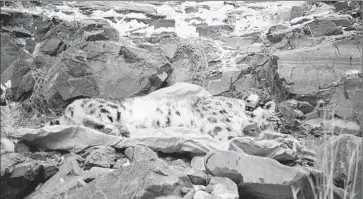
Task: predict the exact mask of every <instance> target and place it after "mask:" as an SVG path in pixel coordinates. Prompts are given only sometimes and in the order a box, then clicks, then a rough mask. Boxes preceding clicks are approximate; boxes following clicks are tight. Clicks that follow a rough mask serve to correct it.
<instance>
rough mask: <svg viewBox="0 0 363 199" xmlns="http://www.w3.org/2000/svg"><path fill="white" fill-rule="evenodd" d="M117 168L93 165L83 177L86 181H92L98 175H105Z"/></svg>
mask: <svg viewBox="0 0 363 199" xmlns="http://www.w3.org/2000/svg"><path fill="white" fill-rule="evenodd" d="M114 170H115V169H109V168H102V167H92V168H91V169H90V170H89V171H87V172H86V173H85V175H84V177H83V179H84V181H85V182H90V181H92V180H94V179H96V178H97V177H100V176H103V175H105V174H107V173H110V172H112V171H114Z"/></svg>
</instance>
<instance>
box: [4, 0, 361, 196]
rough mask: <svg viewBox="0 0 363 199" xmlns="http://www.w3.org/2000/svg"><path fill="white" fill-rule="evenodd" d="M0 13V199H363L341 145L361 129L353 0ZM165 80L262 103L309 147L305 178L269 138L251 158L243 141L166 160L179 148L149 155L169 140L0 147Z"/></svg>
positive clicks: (351, 159) (44, 5)
mask: <svg viewBox="0 0 363 199" xmlns="http://www.w3.org/2000/svg"><path fill="white" fill-rule="evenodd" d="M0 3H1V6H2V7H1V12H0V16H1V17H0V18H1V21H0V23H1V33H0V34H1V84H2V85H5V83H6V82H8V81H9V80H10V82H11V86H9V87H10V88H9V89H7V90H6V93H3V87H2V93H1V95H2V98H1V100H5V99H6V101H7V102H8V101H11V103H7V105H6V106H2V107H1V114H2V121H1V131H2V132H1V135H2V136H3V138H2V141H1V146H2V148H1V150H2V151H1V154H2V155H1V190H6V191H5V192H3V191H2V192H1V197H2V198H24V197H25V196H28V198H51V197H49V196H52V197H53V198H82V197H87V198H88V197H89V196H90V195H92V197H94V198H100V197H101V195H106V196H107V197H108V198H119V197H120V194H121V195H122V194H124V195H122V196H123V197H122V198H131V197H136V198H156V197H159V196H165V197H167V198H171V195H174V196H176V197H177V198H178V197H183V198H238V197H240V198H276V199H278V198H293V197H297V198H319V197H321V198H322V195H323V194H324V193H328V192H332V193H333V192H334V198H343V197H344V194H348V195H349V196H350V197H351V198H362V192H361V189H359V187H361V178H362V170H361V169H362V167H361V157H362V156H361V150H359V149H361V142H357V144H347V143H351V142H354V143H355V141H356V140H361V135H362V129H363V103H362V99H363V91H362V85H363V83H362V52H363V51H362V34H361V31H362V11H361V6H362V4H361V2H355V1H349V2H315V3H309V2H302V1H301V2H222V1H220V2H218V1H213V2H198V3H197V2H157V1H155V2H153V1H150V2H137V3H136V2H107V1H104V2H22V3H19V2H0ZM176 82H188V83H193V84H196V85H199V86H201V87H203V88H204V89H206V91H207V93H210V94H212V95H223V96H229V97H235V98H243V97H245V96H246V95H248V94H250V93H255V94H258V95H259V96H260V101H261V104H264V103H265V102H267V101H269V100H274V101H275V102H276V103H277V104H278V106H277V111H278V113H279V119H280V120H281V121H282V125H281V126H280V127H279V133H283V134H287V135H289V136H292V137H294V139H298V140H300V141H301V142H303V143H304V145H305V147H307V148H309V149H312V150H317V153H318V156H317V157H318V160H317V161H316V162H315V164H314V165H311V164H310V167H312V166H313V167H314V168H315V169H316V170H312V169H311V168H310V167H309V166H307V165H306V164H303V163H302V162H301V159H299V158H295V159H293V164H292V163H291V161H289V163H287V162H284V161H281V160H282V159H278V158H277V157H278V155H276V151H279V152H281V150H282V149H280V148H279V147H281V146H282V145H281V142H280V140H278V141H276V139H274V140H273V142H274V143H275V144H272V145H274V146H273V147H272V145H269V147H267V148H268V151H264V152H263V153H255V154H252V153H250V152H251V150H252V149H253V150H254V147H256V146H259V145H258V144H259V142H257V141H254V142H252V144H251V145H248V147H247V148H244V150H242V151H244V153H242V154H241V153H237V152H235V151H231V150H227V151H222V152H215V151H214V152H213V150H212V152H211V154H208V155H207V154H206V153H205V152H206V151H209V150H204V149H205V148H204V147H206V146H199V147H201V148H202V149H203V150H202V151H203V153H202V154H200V153H197V154H195V153H194V154H193V153H192V155H190V154H189V155H187V156H186V157H184V156H180V155H175V152H181V151H178V150H180V148H178V149H175V150H174V151H172V152H170V151H169V152H170V153H169V154H168V153H166V154H162V153H161V151H163V152H165V150H166V149H165V148H167V149H168V150H170V148H172V146H173V142H172V141H171V140H169V141H167V142H169V144H170V143H171V144H170V145H168V147H166V146H163V147H165V148H163V147H161V149H160V147H159V148H158V147H156V146H155V143H157V142H155V143H154V142H152V144H150V143H149V144H148V145H147V147H145V146H139V145H137V144H129V145H127V144H126V145H123V146H122V147H120V146H119V147H115V146H113V147H109V145H108V146H107V147H105V146H102V147H99V148H90V149H88V150H86V151H82V152H80V151H74V150H68V149H67V148H66V147H65V148H59V146H60V143H58V144H56V143H54V140H53V141H52V146H50V145H51V144H48V145H44V146H43V145H42V147H41V148H43V149H44V148H45V149H46V151H44V150H41V149H39V148H40V147H39V146H38V145H37V144H39V142H42V141H39V142H38V141H34V139H35V137H36V136H35V135H37V134H31V133H30V134H28V133H29V132H28V131H26V132H27V133H24V132H25V131H23V133H24V135H22V136H19V135H18V137H17V138H18V139H20V138H21V139H20V140H21V141H20V142H18V143H17V144H16V145H15V149H14V146H13V145H12V141H11V140H8V139H7V137H13V138H12V139H14V135H13V136H11V135H12V134H13V133H14V132H18V131H19V130H18V129H19V127H27V128H38V127H39V126H42V125H43V124H44V122H45V121H46V120H48V119H49V117H54V116H55V115H57V113H59V112H60V111H61V110H62V109H63V108H64V107H65V106H66V105H67V104H69V103H70V102H71V101H72V100H74V99H77V98H80V97H94V96H97V97H103V98H112V99H119V98H125V97H132V96H138V95H146V94H149V93H153V91H155V90H158V89H160V88H164V87H168V86H171V85H174V84H175V83H176ZM4 90H5V88H4ZM2 104H3V105H5V104H6V103H5V101H4V102H3V101H2ZM9 104H10V105H9ZM5 117H6V119H3V118H5ZM28 130H29V129H28ZM30 132H36V133H40V131H30ZM44 132H47V133H50V132H49V131H47V130H45V131H41V134H44ZM59 132H64V130H58V133H59ZM52 133H54V132H52ZM29 135H31V136H30V137H28V136H29ZM5 136H6V137H5ZM34 136H35V137H34ZM37 136H38V135H37ZM15 137H16V136H15ZM330 137H332V138H330ZM5 138H6V139H5ZM37 139H40V140H42V139H45V138H43V137H37ZM105 139H106V138H105ZM284 139H285V137H284ZM46 140H47V139H46ZM330 140H332V142H330ZM58 141H59V140H58ZM32 142H33V143H32ZM34 142H35V143H37V144H34ZM49 142H51V141H49ZM63 142H65V140H63ZM29 143H32V145H29ZM131 143H133V142H131ZM255 143H257V144H255ZM276 143H278V144H277V145H278V146H279V147H277V148H278V149H277V148H276V147H275V146H276ZM325 143H327V144H325ZM87 144H89V143H87ZM174 144H175V145H174V147H175V146H176V145H177V144H176V143H174ZM253 144H255V146H254V145H253ZM332 145H333V146H332ZM347 145H349V146H352V147H347ZM8 146H10V147H8ZM37 146H38V147H37ZM193 146H194V145H193ZM261 146H262V145H261ZM284 146H285V145H284ZM286 146H287V148H288V149H290V145H286ZM185 147H186V146H185ZM274 147H275V148H274ZM324 147H326V148H324ZM329 147H330V148H329ZM186 148H188V147H186ZM197 148H198V147H197ZM207 148H208V147H207ZM242 148H243V147H242ZM282 148H283V147H282ZM331 148H338V149H339V150H338V151H339V153H338V154H337V157H334V158H331V156H330V152H331V151H332V150H331ZM54 149H62V150H63V151H62V152H59V151H57V150H54ZM115 149H116V150H115ZM199 149H200V148H198V150H199ZM340 149H341V150H340ZM49 150H51V152H49ZM193 150H194V148H193ZM195 150H196V149H195ZM253 150H252V151H253ZM291 150H292V149H291ZM64 151H67V152H64ZM70 151H72V153H70V154H69V152H70ZM248 151H249V152H248ZM282 151H284V150H282ZM73 152H77V154H74V153H73ZM182 152H185V151H182ZM189 152H190V151H189ZM245 153H247V155H245ZM271 154H272V155H271ZM286 154H287V155H286ZM333 154H336V153H333ZM183 155H184V154H183ZM201 155H203V156H204V158H201V157H200V156H201ZM279 155H281V154H279ZM261 156H263V157H261ZM281 156H283V157H284V158H286V157H290V156H289V154H288V153H287V152H286V151H284V153H283V154H282V155H281ZM281 156H280V157H281ZM294 157H295V156H294ZM272 159H274V160H272ZM298 159H299V160H298ZM271 160H272V161H271ZM276 160H278V161H279V162H277V161H276ZM284 160H286V159H284ZM289 160H291V159H289ZM299 161H300V162H299ZM241 162H246V163H241ZM331 164H334V165H336V166H335V168H334V169H333V172H332V174H331V173H330V170H329V169H330V166H327V165H331ZM287 165H289V166H287ZM292 165H295V166H296V165H304V168H300V167H293V166H292ZM257 166H261V167H257ZM305 167H307V168H305ZM140 171H142V172H140ZM251 173H253V174H254V175H251ZM312 176H313V177H312ZM312 178H313V179H315V181H314V182H313V184H314V185H315V186H312V187H313V188H311V186H310V185H309V183H310V184H311V183H312V181H311V180H312ZM125 179H127V180H125ZM316 179H319V180H316ZM65 182H66V183H65ZM42 183H44V184H42ZM41 184H42V185H41ZM65 184H67V186H65ZM58 187H60V188H59V189H58ZM81 187H83V188H81ZM34 190H36V191H34ZM95 190H97V191H96V192H95ZM276 191H277V192H278V193H276ZM29 194H30V195H29Z"/></svg>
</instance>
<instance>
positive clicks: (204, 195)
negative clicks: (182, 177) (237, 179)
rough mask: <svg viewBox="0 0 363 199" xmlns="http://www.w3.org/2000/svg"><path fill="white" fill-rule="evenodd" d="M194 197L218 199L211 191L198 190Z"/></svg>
mask: <svg viewBox="0 0 363 199" xmlns="http://www.w3.org/2000/svg"><path fill="white" fill-rule="evenodd" d="M194 199H217V198H216V197H214V196H213V195H211V194H210V193H207V192H205V191H201V190H198V191H196V192H195V194H194Z"/></svg>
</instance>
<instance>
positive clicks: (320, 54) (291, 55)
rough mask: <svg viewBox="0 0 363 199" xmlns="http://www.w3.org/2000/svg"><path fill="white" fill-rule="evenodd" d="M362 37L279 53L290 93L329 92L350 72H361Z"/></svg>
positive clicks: (280, 67) (280, 68)
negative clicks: (320, 90) (334, 84)
mask: <svg viewBox="0 0 363 199" xmlns="http://www.w3.org/2000/svg"><path fill="white" fill-rule="evenodd" d="M361 38H362V37H359V36H356V37H355V38H354V39H351V38H347V39H344V40H341V41H337V42H334V43H333V44H324V45H320V46H316V47H312V48H308V49H297V50H291V51H284V52H279V53H277V54H276V56H278V57H279V59H278V66H279V68H278V70H277V71H278V73H279V75H280V77H282V78H285V80H286V84H287V85H286V87H287V88H288V90H289V92H290V93H293V94H298V95H299V94H306V93H310V92H314V91H318V90H319V89H322V88H328V87H329V86H330V85H331V84H332V83H333V82H334V81H336V80H337V79H339V78H340V77H342V76H343V74H344V73H345V71H348V70H361V69H362V58H361V52H360V51H361V49H362V46H361V44H360V45H359V43H358V41H359V40H361Z"/></svg>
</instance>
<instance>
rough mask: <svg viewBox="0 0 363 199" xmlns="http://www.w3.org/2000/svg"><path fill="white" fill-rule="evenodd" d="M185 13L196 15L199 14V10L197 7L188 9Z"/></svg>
mask: <svg viewBox="0 0 363 199" xmlns="http://www.w3.org/2000/svg"><path fill="white" fill-rule="evenodd" d="M184 11H185V13H187V14H188V13H195V12H198V8H195V7H186V8H185V9H184Z"/></svg>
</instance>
